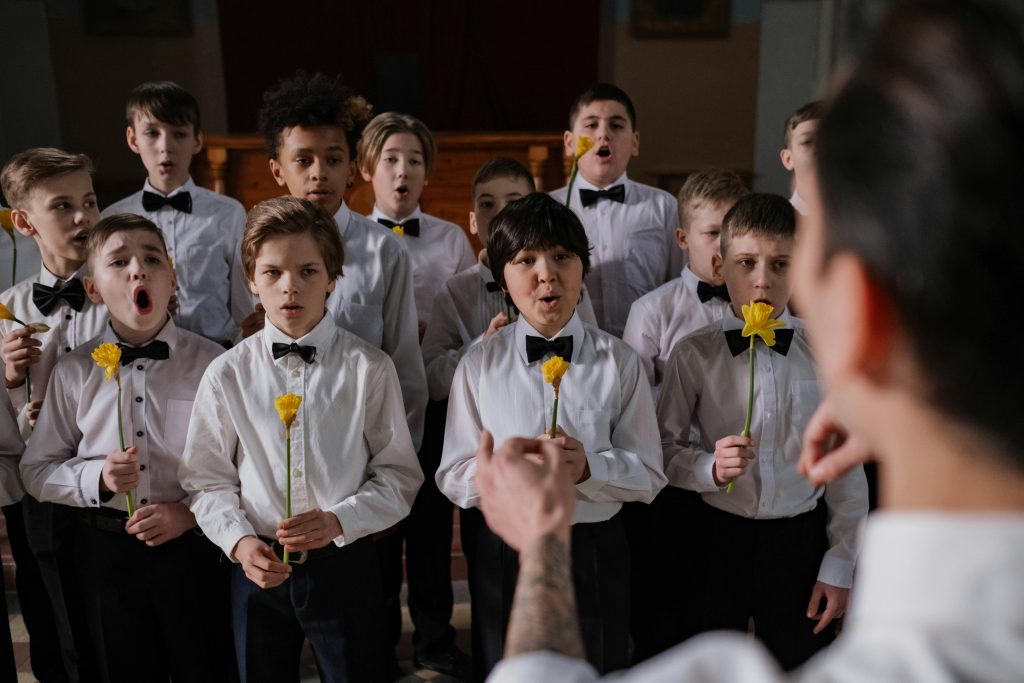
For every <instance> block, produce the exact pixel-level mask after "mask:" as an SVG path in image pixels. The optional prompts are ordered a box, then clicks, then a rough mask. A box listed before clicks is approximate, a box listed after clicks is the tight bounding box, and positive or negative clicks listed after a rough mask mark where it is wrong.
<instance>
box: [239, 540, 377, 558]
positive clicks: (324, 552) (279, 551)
mask: <svg viewBox="0 0 1024 683" xmlns="http://www.w3.org/2000/svg"><path fill="white" fill-rule="evenodd" d="M257 538H258V539H260V540H261V541H263V542H264V543H266V544H267V545H269V546H270V548H271V549H272V550H273V551H274V554H275V555H277V557H278V559H280V558H282V557H284V546H283V545H281V544H280V543H278V542H277V540H276V539H273V538H268V537H267V536H257ZM362 540H363V539H361V538H360V539H359V540H358V541H355V542H353V543H346V544H345V545H343V546H341V547H339V546H337V545H336V544H335V543H334V541H333V540H332V541H331V542H330V543H328V544H327V545H325V546H324V547H323V548H313V549H312V550H300V551H297V552H291V553H289V554H290V558H289V561H290V563H291V564H304V563H306V562H308V561H309V560H318V559H320V558H322V557H330V556H332V555H340V554H341V553H343V552H345V549H346V548H349V547H351V546H353V545H355V544H356V543H359V542H360V541H362Z"/></svg>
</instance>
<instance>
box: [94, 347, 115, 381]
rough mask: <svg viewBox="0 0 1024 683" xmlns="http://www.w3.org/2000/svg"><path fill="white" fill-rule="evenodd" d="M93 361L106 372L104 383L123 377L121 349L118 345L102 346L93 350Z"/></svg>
mask: <svg viewBox="0 0 1024 683" xmlns="http://www.w3.org/2000/svg"><path fill="white" fill-rule="evenodd" d="M92 359H93V360H94V361H96V365H98V366H100V367H101V368H103V370H104V371H105V372H106V376H105V377H104V381H110V378H111V377H113V376H115V375H116V376H118V377H120V376H121V348H120V347H119V346H118V345H117V344H100V345H99V346H97V347H96V348H95V349H93V352H92Z"/></svg>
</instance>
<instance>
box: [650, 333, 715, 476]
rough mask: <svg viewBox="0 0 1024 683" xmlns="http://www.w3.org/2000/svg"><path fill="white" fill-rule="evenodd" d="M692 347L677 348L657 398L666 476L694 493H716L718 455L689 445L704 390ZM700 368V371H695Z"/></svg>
mask: <svg viewBox="0 0 1024 683" xmlns="http://www.w3.org/2000/svg"><path fill="white" fill-rule="evenodd" d="M689 348H690V347H688V346H687V345H685V344H679V345H676V347H675V349H674V350H673V351H672V353H671V354H670V355H669V359H668V367H667V368H666V369H665V377H664V379H663V380H662V383H661V392H660V395H659V398H658V424H659V426H660V429H661V448H662V450H663V451H664V462H665V474H666V476H667V477H668V481H669V483H670V484H672V485H673V486H678V487H679V488H684V489H689V490H691V491H717V490H719V489H720V488H721V487H720V486H719V485H718V484H716V483H715V479H714V475H713V470H714V466H715V454H714V453H708V452H707V451H704V450H701V449H699V448H694V447H693V446H692V445H691V444H690V428H691V425H692V424H693V415H694V411H695V410H696V408H697V401H698V398H699V397H700V395H701V392H702V391H703V388H702V378H703V375H702V374H701V372H699V369H700V367H701V366H700V363H699V360H700V359H698V358H695V357H691V356H690V355H688V354H687V351H688V350H689ZM694 368H697V370H698V371H694Z"/></svg>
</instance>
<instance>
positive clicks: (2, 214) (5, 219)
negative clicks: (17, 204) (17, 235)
mask: <svg viewBox="0 0 1024 683" xmlns="http://www.w3.org/2000/svg"><path fill="white" fill-rule="evenodd" d="M0 228H3V229H4V230H6V231H7V234H8V235H10V236H11V237H14V218H13V217H12V216H11V210H10V209H0Z"/></svg>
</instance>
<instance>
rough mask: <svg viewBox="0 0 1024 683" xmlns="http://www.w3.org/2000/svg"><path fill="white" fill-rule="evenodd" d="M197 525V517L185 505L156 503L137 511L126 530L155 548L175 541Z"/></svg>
mask: <svg viewBox="0 0 1024 683" xmlns="http://www.w3.org/2000/svg"><path fill="white" fill-rule="evenodd" d="M195 525H196V518H195V515H193V514H192V511H191V510H189V509H188V506H187V505H185V504H184V503H154V504H153V505H144V506H143V507H141V508H139V509H138V510H136V511H135V514H134V515H132V516H131V518H129V520H128V523H127V525H125V530H126V531H127V532H128V533H130V534H131V535H133V536H135V538H137V539H139V540H140V541H142V542H143V543H145V544H146V545H148V546H150V547H155V546H158V545H162V544H164V543H166V542H167V541H173V540H174V539H176V538H178V537H179V536H181V535H182V534H183V533H185V532H186V531H188V530H189V529H191V528H193V527H195Z"/></svg>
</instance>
